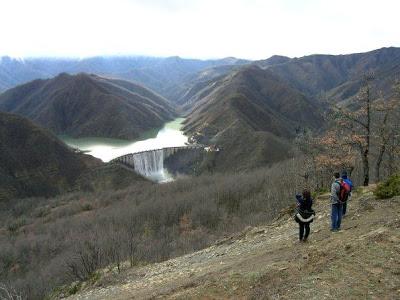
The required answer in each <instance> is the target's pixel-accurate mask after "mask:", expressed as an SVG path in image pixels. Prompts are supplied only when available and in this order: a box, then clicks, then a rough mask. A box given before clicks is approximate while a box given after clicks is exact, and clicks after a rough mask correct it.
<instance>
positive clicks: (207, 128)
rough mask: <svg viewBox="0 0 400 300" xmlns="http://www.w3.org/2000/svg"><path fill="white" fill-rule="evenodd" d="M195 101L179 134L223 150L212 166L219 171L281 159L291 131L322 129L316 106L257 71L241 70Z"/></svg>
mask: <svg viewBox="0 0 400 300" xmlns="http://www.w3.org/2000/svg"><path fill="white" fill-rule="evenodd" d="M194 97H196V99H197V100H194V101H191V100H190V101H189V103H192V102H193V104H192V106H191V108H190V109H189V111H190V112H189V113H188V118H187V120H186V121H185V127H184V130H185V131H186V132H187V133H188V134H191V135H194V136H195V137H196V138H197V139H198V140H199V141H200V142H202V143H212V144H217V145H218V146H219V147H220V148H221V149H222V151H223V155H220V156H219V157H217V158H216V161H215V169H216V170H219V171H220V170H224V171H225V170H232V169H233V170H235V169H249V168H252V167H257V166H260V165H265V164H268V163H272V162H276V161H279V160H283V159H284V158H287V157H288V156H289V152H290V149H291V146H290V139H291V138H292V137H294V136H295V134H296V130H300V129H304V128H318V127H319V126H320V125H321V124H322V116H321V113H320V110H319V108H318V107H316V106H315V105H313V104H312V103H311V102H310V101H309V100H308V99H307V98H306V97H305V96H304V95H303V94H301V93H300V92H298V91H297V90H295V89H293V88H291V87H289V86H288V85H287V84H286V83H285V82H283V81H282V80H280V79H279V78H278V77H276V76H275V75H274V74H272V73H271V72H270V71H268V70H262V69H261V68H259V67H257V66H250V67H243V68H242V69H240V70H239V71H236V72H234V73H232V74H230V75H227V76H225V77H223V78H222V79H220V80H218V81H217V82H215V83H213V84H210V85H209V86H207V87H206V88H205V89H203V90H202V91H201V92H200V94H198V95H195V96H194ZM228 149H229V150H228ZM239 162H240V163H239Z"/></svg>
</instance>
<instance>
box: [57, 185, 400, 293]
mask: <svg viewBox="0 0 400 300" xmlns="http://www.w3.org/2000/svg"><path fill="white" fill-rule="evenodd" d="M372 188H373V187H370V188H364V189H361V190H360V191H359V192H358V193H356V194H355V195H354V197H353V199H352V201H351V202H350V203H349V205H348V210H349V212H348V215H347V216H346V218H345V219H344V220H343V225H342V227H343V230H342V231H340V232H338V233H331V232H330V230H329V223H330V205H329V196H328V195H323V196H320V197H318V199H316V201H315V202H316V204H315V210H316V212H317V218H316V220H315V221H314V223H312V225H311V236H310V239H309V242H307V243H300V242H298V240H297V234H298V228H297V226H298V225H297V223H295V222H294V221H293V220H292V218H291V213H290V212H289V210H288V212H287V213H285V212H282V215H281V216H280V217H279V218H278V219H277V220H276V221H274V222H273V223H272V224H271V225H268V226H261V227H257V228H248V229H246V230H245V231H243V232H242V233H240V234H237V235H236V236H231V237H227V238H226V239H224V240H221V241H219V242H218V243H216V244H215V245H213V246H212V247H210V248H207V249H204V250H201V251H198V252H195V253H192V254H189V255H186V256H182V257H178V258H176V259H172V260H168V261H165V262H162V263H157V264H151V265H147V266H143V267H137V268H133V269H129V270H127V271H124V272H123V273H122V274H119V275H117V274H115V273H113V272H111V271H108V272H105V273H104V275H103V276H102V277H101V278H100V279H98V280H95V281H94V282H92V283H91V284H86V285H84V286H83V287H81V289H80V291H79V292H78V293H77V294H75V295H72V296H70V297H69V299H157V298H169V299H188V298H190V299H192V298H194V299H226V298H233V299H400V230H399V229H400V197H397V198H392V199H388V200H377V199H376V198H375V197H374V196H373V194H372ZM61 296H62V295H61Z"/></svg>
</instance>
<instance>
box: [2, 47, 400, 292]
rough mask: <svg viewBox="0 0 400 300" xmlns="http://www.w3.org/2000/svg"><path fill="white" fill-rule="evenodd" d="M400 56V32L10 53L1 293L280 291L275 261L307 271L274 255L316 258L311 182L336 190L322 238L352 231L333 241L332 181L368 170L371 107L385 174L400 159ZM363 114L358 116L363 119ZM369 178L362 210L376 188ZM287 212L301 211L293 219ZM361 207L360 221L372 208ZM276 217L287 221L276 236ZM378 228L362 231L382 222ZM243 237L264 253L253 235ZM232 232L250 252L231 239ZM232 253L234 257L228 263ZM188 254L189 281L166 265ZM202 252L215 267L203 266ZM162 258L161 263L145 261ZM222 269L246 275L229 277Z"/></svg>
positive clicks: (359, 180) (377, 162) (180, 262)
mask: <svg viewBox="0 0 400 300" xmlns="http://www.w3.org/2000/svg"><path fill="white" fill-rule="evenodd" d="M399 58H400V48H394V47H391V48H382V49H377V50H374V51H369V52H366V53H355V54H347V55H336V56H335V55H309V56H304V57H299V58H289V57H285V56H272V57H270V58H268V59H265V60H255V61H249V60H243V59H237V58H227V59H217V60H194V59H184V58H179V57H168V58H151V57H118V56H116V57H93V58H85V59H81V60H76V59H46V58H43V59H38V58H36V59H26V60H18V61H17V60H13V59H10V58H2V59H1V61H0V88H1V89H2V90H3V91H2V92H1V94H0V111H1V112H0V140H1V143H0V220H1V221H0V249H1V250H0V296H1V295H2V294H1V291H2V290H1V288H2V286H3V285H2V284H4V286H7V287H10V288H12V289H15V290H16V291H18V293H20V294H21V295H23V298H27V299H43V298H45V297H49V296H50V295H53V296H54V295H56V296H55V297H67V296H72V297H73V295H74V294H76V293H78V292H79V293H78V294H77V296H76V297H77V298H79V297H80V296H82V297H84V298H85V297H86V298H90V296H91V295H93V297H94V296H95V297H97V298H105V299H107V298H118V297H120V298H126V297H128V298H129V297H130V296H132V297H135V296H137V297H139V298H146V297H148V296H149V295H153V294H148V293H147V290H146V289H147V287H150V288H151V290H152V291H153V292H154V296H155V297H163V296H165V297H171V298H174V297H177V298H179V297H182V298H185V297H188V298H193V297H194V298H195V297H197V296H196V295H200V296H199V297H201V296H202V295H206V296H210V297H213V296H215V297H217V298H218V297H220V298H224V297H230V296H232V297H234V296H237V295H241V296H243V297H244V298H246V297H250V296H251V295H258V294H257V293H259V294H260V295H263V296H265V295H269V294H268V291H266V290H265V289H263V287H262V286H261V285H262V284H264V281H263V280H265V278H267V279H268V278H269V277H268V275H266V274H267V273H266V272H267V271H268V270H272V271H273V272H274V274H277V276H281V275H282V276H289V275H290V274H289V273H287V272H283V271H285V270H286V269H285V270H281V271H282V272H281V271H279V270H280V269H278V271H279V272H278V271H277V270H276V268H275V267H276V264H275V263H276V261H275V260H274V259H276V260H279V259H281V256H280V255H283V256H284V259H285V263H284V267H285V268H286V267H287V268H289V269H290V270H292V271H293V270H296V268H297V267H304V266H303V265H302V264H297V265H295V267H293V268H292V266H291V264H290V263H289V260H290V261H292V259H294V258H296V257H297V256H293V255H292V254H291V251H292V249H291V247H292V246H293V245H292V244H293V243H292V241H291V239H292V237H293V235H294V233H293V232H292V231H293V228H292V227H291V225H288V224H289V222H288V220H286V219H288V218H286V217H287V216H289V215H290V213H291V211H292V209H293V203H294V202H293V201H294V195H295V194H296V193H299V192H301V191H302V190H303V188H305V187H307V188H309V189H311V191H312V192H313V196H314V195H315V196H318V197H319V198H318V204H317V207H318V209H319V210H320V211H321V212H322V215H321V218H320V219H318V222H322V223H319V225H318V227H317V228H318V229H317V230H318V232H316V243H319V244H321V245H322V246H323V247H326V249H327V251H328V250H329V249H331V248H330V247H333V246H332V245H333V244H334V243H335V242H336V241H337V239H336V238H329V241H328V243H323V242H322V238H325V237H326V236H327V234H326V233H325V232H324V231H323V229H322V225H321V224H325V223H326V224H327V222H328V216H327V207H326V205H325V204H323V202H322V201H325V200H326V199H325V198H326V197H327V196H326V194H325V195H324V194H323V193H324V192H326V191H327V189H329V188H330V184H331V177H332V172H333V171H336V170H340V171H341V170H348V171H349V173H351V177H352V179H353V180H354V183H355V185H356V186H360V185H362V184H363V182H364V181H363V180H364V177H363V176H365V172H364V171H365V164H364V165H363V163H365V160H363V158H364V157H363V155H362V152H361V150H364V148H365V145H366V144H367V142H365V141H364V138H365V135H363V133H364V131H363V130H361V129H360V126H361V128H362V129H363V128H365V127H366V126H365V125H363V124H366V123H365V122H366V120H369V121H368V122H369V123H368V124H370V125H371V126H370V128H368V130H369V131H368V145H370V144H371V147H370V148H369V149H368V151H369V152H368V153H367V154H368V158H369V162H368V163H369V165H368V167H370V169H371V171H369V170H368V172H369V173H371V176H370V177H369V178H370V182H378V181H380V180H384V179H387V178H392V177H390V176H393V175H394V174H396V173H397V172H398V171H399V170H400V165H399V161H400V151H399V145H400V143H399V136H400V135H399V134H398V133H399V132H400V129H399V122H398V116H400V109H399V106H398V105H397V104H398V103H400V89H399V88H400V87H399V86H398V85H396V82H397V81H396V80H397V79H398V78H399V76H400V60H399ZM11 73H12V74H13V76H9V74H11ZM371 74H372V75H373V76H372V75H371ZM367 75H368V76H367ZM367 77H368V78H370V79H371V80H369V79H368V81H367V80H366V79H365V78H367ZM366 88H367V89H366ZM366 91H368V92H366ZM365 95H367V96H365ZM360 99H361V100H362V101H364V102H362V101H360ZM367 101H368V102H367ZM365 103H368V105H369V106H368V107H369V108H371V113H370V114H369V115H366V114H365V111H366V110H365V109H364V108H365V106H363V105H364V104H365ZM360 107H361V109H360ZM344 112H346V113H347V115H345V114H344ZM346 116H347V117H348V116H350V117H351V118H353V121H354V119H355V120H356V121H357V122H353V123H351V125H348V124H349V123H348V122H349V119H351V118H348V119H346ZM346 122H347V123H346ZM343 124H345V125H348V126H347V127H346V126H344V125H343ZM362 126H364V127H362ZM352 130H353V132H352ZM382 145H384V147H383V146H382ZM338 146H340V147H342V148H339V150H338V148H337V147H338ZM363 147H364V148H363ZM360 149H361V150H360ZM341 151H343V152H345V154H346V155H341V153H342V152H341ZM337 156H338V157H339V158H337ZM343 157H346V159H344V158H343ZM117 158H120V159H117ZM372 170H374V172H372ZM375 170H378V172H376V171H375ZM363 172H364V173H363ZM377 174H378V175H377ZM161 183H162V184H161ZM357 192H359V193H360V194H357V195H360V197H359V198H357V200H356V201H357V202H354V204H356V205H357V206H356V207H357V209H360V210H362V209H364V208H363V205H364V204H363V201H364V200H363V199H364V198H363V197H364V196H365V197H367V198H368V197H369V198H368V199H369V200H368V199H367V198H366V199H367V200H365V201H367V202H368V203H369V204H368V205H370V203H372V202H371V201H372V200H371V199H372V198H371V197H372V190H369V189H368V188H365V190H360V191H357ZM364 194H365V195H364ZM320 195H323V196H320ZM357 197H358V196H357ZM324 199H325V200H324ZM395 199H396V198H395ZM393 201H397V200H393ZM326 203H328V202H326ZM368 205H367V206H368ZM382 207H383V208H384V209H386V208H387V207H391V204H390V203H387V205H386V204H382ZM366 210H367V211H368V208H366ZM282 214H283V216H285V218H286V219H285V221H281V219H278V220H277V221H276V218H277V216H281V217H282ZM353 216H354V217H355V220H352V222H351V224H353V225H354V226H364V225H365V224H364V223H362V222H361V221H360V222H361V223H360V222H358V220H359V217H358V216H357V214H354V215H352V217H353ZM371 216H373V217H374V220H375V221H376V222H378V217H379V216H378V215H377V214H375V213H374V212H371ZM391 217H393V218H394V216H392V215H391ZM274 220H275V221H274ZM393 222H395V220H394V219H393ZM393 224H394V223H393ZM353 225H352V226H353ZM324 226H325V225H324ZM374 226H375V225H374ZM390 226H392V225H390ZM390 226H389V227H390ZM393 226H394V225H393ZM378 227H379V226H378V225H376V228H377V229H379V228H380V227H379V228H378ZM271 228H273V229H276V230H277V232H278V233H276V234H275V233H274V234H273V235H267V234H266V233H267V232H268V233H269V232H270V231H269V230H270V229H271ZM363 228H364V227H362V228H359V229H357V230H358V231H357V232H359V233H360V234H366V233H365V231H364V229H363ZM260 230H261V231H263V232H261V231H260ZM259 231H260V232H261V233H258V232H259ZM235 234H238V235H239V237H238V238H236V237H235V238H232V239H230V238H227V237H232V236H235ZM345 235H346V236H347V233H345ZM264 239H265V241H264ZM218 241H223V242H222V244H218V243H219V242H218ZM364 242H365V241H361V242H360V243H359V244H360V245H361V244H362V245H364V244H365V243H364ZM241 243H244V244H245V245H244V246H243V247H244V248H243V249H245V250H246V251H250V252H249V253H250V254H249V255H250V256H252V257H253V256H254V257H253V258H255V260H253V259H252V258H249V257H248V256H246V254H244V253H243V252H240V251H242V250H243V249H242V248H240V247H241V245H239V244H241ZM230 245H233V246H230ZM357 245H358V244H357ZM357 245H354V247H356V246H357ZM253 246H256V248H255V250H254V249H253V250H254V251H253V250H252V249H251V248H252V247H253ZM258 246H260V248H257V247H258ZM207 247H211V248H207ZM235 247H236V248H235ZM246 247H247V248H246ZM307 247H308V246H307ZM313 247H314V245H311V246H309V248H310V249H313ZM228 248H229V249H230V248H232V249H233V248H235V249H239V250H238V251H239V252H240V253H239V252H238V253H239V254H237V255H236V254H235V255H236V256H235V255H233V256H231V255H230V254H228V253H227V252H226V249H228ZM283 248H285V249H284V251H283V252H280V251H281V250H282V249H283ZM202 249H203V250H202ZM204 249H205V250H204ZM241 249H242V250H241ZM257 249H261V250H260V251H261V252H258V250H257ZM379 249H380V248H379ZM382 249H384V250H385V251H386V248H385V247H383V248H382ZM264 250H265V251H267V252H268V253H271V255H272V256H273V258H274V259H272V260H270V257H269V256H265V255H264V254H263V253H262V251H264ZM196 251H200V252H196ZM224 251H225V252H224ZM235 251H236V250H235ZM302 251H303V250H302ZM344 251H345V250H344ZM209 252H210V253H212V254H213V253H215V256H212V257H211V256H210V257H207V255H205V254H204V253H209ZM302 253H303V252H302ZM185 255H186V256H185ZM199 255H200V256H201V259H202V261H201V262H198V263H199V264H197V263H196V262H195V260H196V259H197V258H196V257H198V256H199ZM213 255H214V254H213ZM220 256H221V257H225V258H226V262H227V268H224V267H221V268H219V267H217V268H214V267H213V268H211V267H210V266H211V264H212V263H213V262H214V261H219V257H220ZM192 258H193V259H192ZM216 258H218V259H216ZM236 258H237V259H238V261H239V262H240V264H239V267H238V266H236V265H235V262H236ZM171 259H172V260H171ZM203 259H204V260H203ZM221 259H222V260H221V261H223V260H224V259H223V258H221ZM258 259H260V262H262V263H265V264H269V263H271V264H270V265H268V266H267V267H266V269H265V268H263V267H262V266H260V268H258V269H257V270H258V271H257V272H258V273H259V274H261V275H260V276H259V277H257V278H256V279H255V280H250V281H251V283H250V281H249V280H248V278H247V277H243V278H242V277H237V278H236V277H235V276H236V275H235V276H234V277H235V278H236V279H237V281H235V280H236V279H235V278H233V277H232V276H231V275H229V274H231V273H232V274H236V273H235V272H239V271H241V270H244V271H245V272H250V269H251V268H252V267H253V266H255V265H256V264H257V262H258ZM332 259H334V257H333V258H332ZM286 260H287V261H286ZM170 263H172V264H175V263H176V264H177V266H179V268H178V269H176V270H173V271H174V272H175V273H174V276H176V278H178V279H179V282H175V283H173V282H172V283H171V282H170V281H168V280H164V279H165V278H162V277H160V276H158V275H159V274H156V273H151V272H153V271H152V270H155V269H154V268H159V267H160V268H161V269H162V270H164V271H165V270H170V271H171V268H170V267H171V265H169V264H170ZM314 263H316V264H317V267H318V266H319V265H318V262H315V261H314ZM192 265H193V266H199V268H203V267H204V268H209V267H210V272H208V273H207V272H206V271H204V269H202V270H197V269H193V271H190V272H189V271H188V270H189V269H191V268H190V266H192ZM242 265H243V268H242V267H240V266H242ZM361 265H363V264H361ZM188 266H189V267H188ZM180 268H182V270H181V269H180ZM268 268H269V269H268ZM267 269H268V270H267ZM317 269H318V268H317ZM317 269H316V270H317ZM266 270H267V271H266ZM318 270H319V269H318ZM164 271H163V272H164ZM347 271H348V270H347V269H346V272H347ZM154 272H156V271H154ZM165 272H167V271H165ZM171 272H172V271H171ZM180 272H181V273H182V272H184V273H182V274H186V275H188V276H189V278H188V279H187V280H183V279H182V276H181V275H182V274H181V275H179V274H180ZM227 272H228V273H229V272H230V273H229V274H228V273H227ZM296 272H297V271H296ZM144 273H146V274H150V275H149V277H146V276H144V277H143V278H142V277H141V278H137V276H139V277H140V276H141V275H140V274H144ZM110 274H111V275H110ZM186 275H184V276H186ZM208 275H210V276H212V278H218V277H219V276H222V277H221V278H223V280H224V281H223V282H222V283H221V284H226V285H228V286H235V287H236V286H237V289H235V290H234V291H231V292H229V293H226V292H224V291H223V287H222V285H221V284H219V283H218V284H216V285H213V284H211V283H210V282H209V281H207V280H206V277H207V276H208ZM325 275H326V274H325ZM124 276H125V277H124ZM129 276H133V277H129ZM135 276H136V277H135ZM310 276H311V275H310ZM111 277H113V279H112V278H111ZM114 277H115V278H114ZM192 277H193V278H192ZM289 277H290V276H289ZM124 278H125V279H124ZM190 278H192V279H193V280H192V279H190ZM232 278H233V279H232ZM282 278H283V277H282ZM285 278H286V277H285ZM310 278H311V277H310ZM114 279H115V281H113V280H114ZM147 279H149V280H153V281H152V283H151V284H150V283H149V282H147ZM195 279H196V280H197V279H198V280H199V281H198V284H195V283H194V280H195ZM231 279H232V280H233V281H232V280H231ZM124 280H126V284H125V283H124V282H125V281H124ZM181 280H182V282H181ZM161 281H162V282H164V283H165V285H163V284H164V283H162V282H161ZM157 282H159V283H160V284H161V285H160V286H158V285H157ZM279 282H280V283H279V284H280V285H279V286H280V287H283V288H286V287H287V286H290V285H287V282H285V281H279ZM307 282H308V281H307ZM181 283H182V284H181ZM185 284H187V285H185ZM250 284H252V286H254V287H256V288H257V289H258V290H257V293H256V292H254V291H252V290H253V288H250ZM299 284H300V283H299ZM98 285H104V287H103V286H102V287H100V286H98ZM155 285H157V286H155ZM209 287H210V288H212V289H214V290H210V291H208V288H209ZM280 287H279V288H277V289H276V290H272V292H274V293H275V294H274V295H278V294H279V293H280V290H279V291H278V289H280ZM120 288H121V289H124V291H121V290H120ZM125 289H129V291H125ZM135 289H136V290H135ZM236 290H237V293H236V292H235V291H236ZM135 291H137V294H135ZM103 292H104V293H103ZM385 292H386V293H387V295H392V294H390V293H392V290H390V291H389V290H385ZM80 293H81V294H80ZM235 293H236V294H235ZM361 294H362V292H361V291H357V295H361ZM285 295H286V294H285ZM302 295H303V294H302ZM304 295H308V294H307V293H304ZM343 295H348V293H347V291H346V292H344V293H343ZM255 297H256V296H255ZM288 298H290V297H289V296H288Z"/></svg>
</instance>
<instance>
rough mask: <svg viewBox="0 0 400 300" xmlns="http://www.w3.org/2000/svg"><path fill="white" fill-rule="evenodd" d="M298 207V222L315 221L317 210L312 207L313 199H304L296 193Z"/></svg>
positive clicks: (296, 216)
mask: <svg viewBox="0 0 400 300" xmlns="http://www.w3.org/2000/svg"><path fill="white" fill-rule="evenodd" d="M296 199H297V208H296V214H295V220H296V222H297V223H311V222H312V221H313V218H314V215H315V212H314V210H313V209H312V204H313V200H312V199H311V198H310V199H308V200H306V199H304V198H303V196H301V195H296Z"/></svg>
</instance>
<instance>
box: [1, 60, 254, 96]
mask: <svg viewBox="0 0 400 300" xmlns="http://www.w3.org/2000/svg"><path fill="white" fill-rule="evenodd" d="M247 62H248V61H246V60H241V59H236V58H225V59H219V60H196V59H182V58H180V57H168V58H156V57H140V56H139V57H118V56H117V57H112V56H110V57H92V58H85V59H72V58H71V59H64V58H60V59H57V58H49V59H47V58H27V59H13V58H10V57H2V58H0V92H1V91H4V90H6V89H8V88H11V87H14V86H16V85H19V84H22V83H25V82H28V81H31V80H34V79H38V78H43V79H47V78H51V77H54V76H57V75H58V74H59V73H63V72H66V73H69V74H77V73H81V72H85V73H93V74H97V75H100V76H107V77H114V78H120V79H127V80H131V81H136V82H138V83H141V84H143V85H145V86H147V87H148V88H150V89H152V90H154V91H156V92H157V93H159V94H161V95H163V96H164V97H167V98H169V94H170V93H175V92H176V91H172V90H171V88H172V87H174V89H176V88H179V86H180V83H181V81H182V80H183V79H184V78H185V77H186V76H189V75H191V74H194V73H196V72H199V71H201V70H203V69H205V68H208V67H213V66H219V65H240V64H245V63H247Z"/></svg>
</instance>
